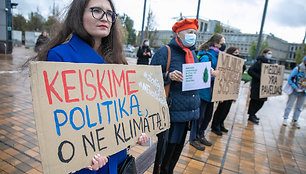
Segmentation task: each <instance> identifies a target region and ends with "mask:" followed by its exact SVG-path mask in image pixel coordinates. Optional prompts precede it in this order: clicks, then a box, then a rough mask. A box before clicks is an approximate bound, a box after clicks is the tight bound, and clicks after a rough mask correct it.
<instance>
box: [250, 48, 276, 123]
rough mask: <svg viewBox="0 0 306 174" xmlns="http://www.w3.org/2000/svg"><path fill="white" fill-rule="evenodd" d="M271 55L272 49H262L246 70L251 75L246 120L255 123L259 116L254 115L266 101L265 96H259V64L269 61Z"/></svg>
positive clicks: (257, 121)
mask: <svg viewBox="0 0 306 174" xmlns="http://www.w3.org/2000/svg"><path fill="white" fill-rule="evenodd" d="M271 57H272V51H271V50H270V49H264V50H263V52H262V55H261V56H258V57H257V61H256V62H255V63H254V64H253V65H252V66H251V67H250V68H249V70H248V74H249V75H250V76H251V77H252V81H251V96H250V97H251V100H250V104H249V109H248V114H249V119H248V120H249V121H251V122H253V123H256V124H258V123H259V118H258V117H257V116H256V113H257V112H258V111H259V110H260V109H261V108H262V106H263V105H264V103H265V101H267V98H259V89H260V76H261V65H262V63H270V59H271Z"/></svg>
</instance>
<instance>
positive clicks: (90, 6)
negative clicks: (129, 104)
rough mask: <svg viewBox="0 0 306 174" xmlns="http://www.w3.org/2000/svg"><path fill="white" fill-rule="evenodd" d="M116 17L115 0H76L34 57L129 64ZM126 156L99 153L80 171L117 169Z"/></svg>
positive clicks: (51, 59)
mask: <svg viewBox="0 0 306 174" xmlns="http://www.w3.org/2000/svg"><path fill="white" fill-rule="evenodd" d="M116 19H117V13H116V12H115V8H114V5H113V3H112V1H111V0H73V1H72V3H71V5H70V8H69V10H68V13H67V17H66V19H65V21H64V23H63V26H62V28H61V30H60V31H59V33H58V34H57V35H56V37H54V38H53V39H52V40H51V41H50V42H49V44H48V45H45V47H44V48H43V49H42V50H41V51H40V52H39V53H38V55H37V56H36V57H34V58H33V59H31V60H34V61H57V62H72V63H97V64H103V63H112V64H127V61H126V59H125V57H124V55H123V42H122V41H123V38H122V35H121V30H120V29H121V25H120V21H118V20H116ZM31 60H29V61H31ZM29 61H28V62H29ZM28 62H27V63H28ZM146 141H148V137H147V136H146V135H142V136H141V137H139V139H138V143H139V144H144V143H145V142H146ZM126 156H127V152H126V150H122V151H120V152H118V153H116V154H114V155H111V156H110V157H108V158H106V157H105V156H102V155H95V156H94V158H93V159H92V165H91V166H88V167H87V168H86V169H81V170H80V171H77V172H76V173H103V174H105V173H106V174H107V173H111V174H113V173H117V166H118V165H119V164H120V163H121V162H122V161H123V160H124V159H125V158H126Z"/></svg>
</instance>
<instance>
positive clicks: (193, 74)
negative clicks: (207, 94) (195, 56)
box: [182, 62, 211, 91]
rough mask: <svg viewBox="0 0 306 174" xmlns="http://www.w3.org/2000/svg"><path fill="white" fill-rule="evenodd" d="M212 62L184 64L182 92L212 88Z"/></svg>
mask: <svg viewBox="0 0 306 174" xmlns="http://www.w3.org/2000/svg"><path fill="white" fill-rule="evenodd" d="M210 68H211V63H210V62H201V63H189V64H183V77H184V78H183V84H182V91H190V90H196V89H203V88H209V87H210Z"/></svg>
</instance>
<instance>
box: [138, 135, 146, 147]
mask: <svg viewBox="0 0 306 174" xmlns="http://www.w3.org/2000/svg"><path fill="white" fill-rule="evenodd" d="M148 141H149V138H148V136H147V135H146V134H145V133H142V134H141V136H140V137H139V138H138V142H137V143H138V144H139V145H144V144H146V143H147V142H148Z"/></svg>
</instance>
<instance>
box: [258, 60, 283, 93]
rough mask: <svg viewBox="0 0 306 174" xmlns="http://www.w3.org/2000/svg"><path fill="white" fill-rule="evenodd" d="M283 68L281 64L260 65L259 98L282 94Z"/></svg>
mask: <svg viewBox="0 0 306 174" xmlns="http://www.w3.org/2000/svg"><path fill="white" fill-rule="evenodd" d="M284 70H285V66H283V65H277V64H267V63H263V64H262V65H261V76H260V91H259V98H266V97H270V96H278V95H282V89H283V88H282V87H283V76H284Z"/></svg>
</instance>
